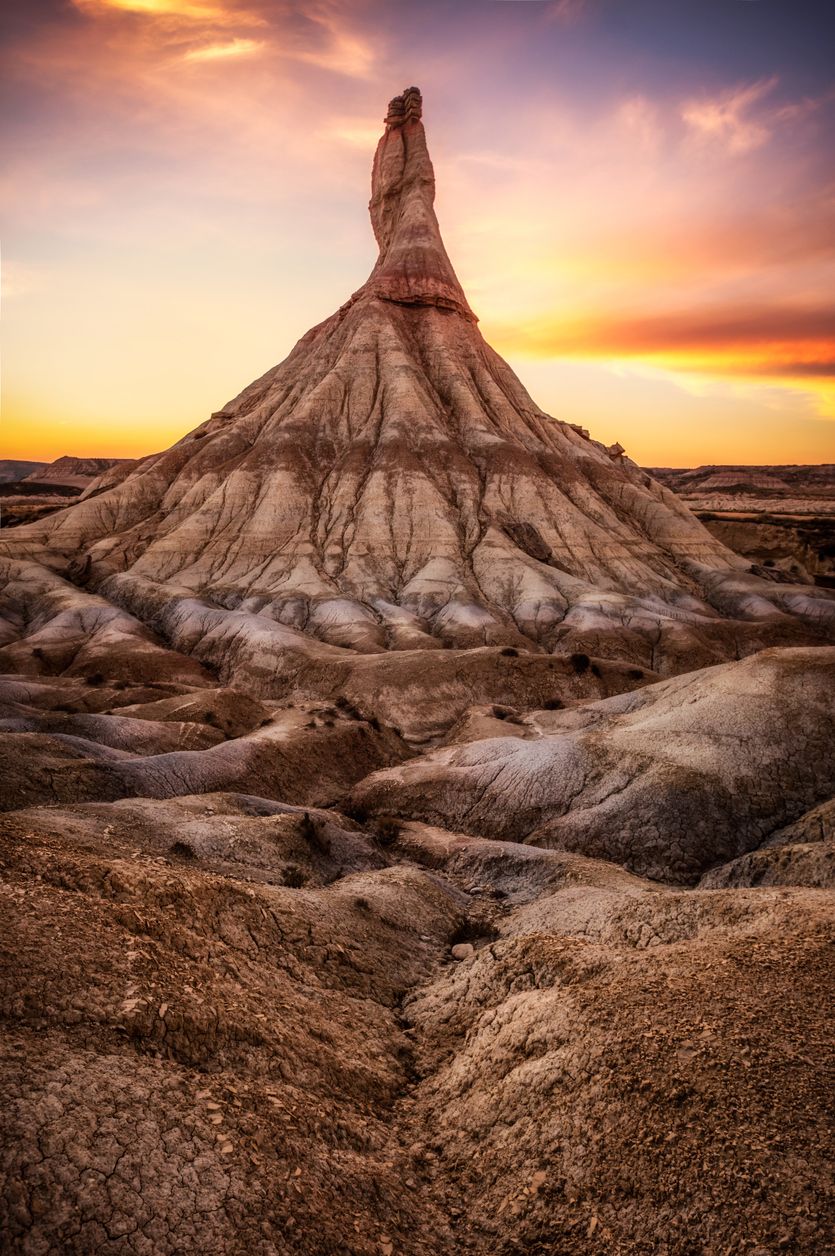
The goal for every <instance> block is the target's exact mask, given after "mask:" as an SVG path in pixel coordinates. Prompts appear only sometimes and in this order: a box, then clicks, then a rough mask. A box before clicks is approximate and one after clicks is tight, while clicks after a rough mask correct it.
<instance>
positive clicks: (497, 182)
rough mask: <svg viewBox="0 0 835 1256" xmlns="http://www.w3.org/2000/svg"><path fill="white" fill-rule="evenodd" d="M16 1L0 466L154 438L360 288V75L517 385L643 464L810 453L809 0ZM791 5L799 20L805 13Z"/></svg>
mask: <svg viewBox="0 0 835 1256" xmlns="http://www.w3.org/2000/svg"><path fill="white" fill-rule="evenodd" d="M772 8H773V6H768V5H759V4H746V3H742V2H741V0H737V2H736V3H731V4H728V3H724V2H723V3H720V2H719V0H706V3H704V4H703V5H701V6H699V8H698V12H694V13H693V14H689V15H686V14H681V13H679V14H677V15H671V14H670V13H669V6H665V5H664V4H663V3H661V0H634V3H633V4H631V5H630V12H629V14H628V15H627V14H624V13H623V12H622V6H619V5H617V4H615V3H613V0H585V2H583V0H533V2H532V3H526V4H518V3H511V2H510V0H506V2H501V0H498V2H491V0H460V3H456V4H454V5H453V4H452V3H448V2H447V3H444V2H442V0H426V2H425V3H424V4H423V5H422V6H420V7H419V8H418V7H415V6H402V7H401V6H392V5H386V4H384V3H382V0H352V2H351V3H349V2H348V0H311V3H308V4H306V5H305V6H303V7H301V6H297V5H293V4H284V3H281V4H279V3H276V2H274V0H252V2H251V3H247V2H243V0H242V2H241V3H236V2H234V0H217V2H216V3H215V2H213V0H206V2H205V3H203V2H201V0H73V2H72V3H70V2H69V0H68V2H67V3H62V2H61V0H35V2H34V3H32V4H31V5H29V6H27V9H26V12H25V13H23V12H21V13H20V14H18V15H16V17H15V18H14V20H13V23H12V25H11V29H10V31H9V34H8V35H7V37H6V41H5V46H4V51H3V60H2V67H3V71H4V80H3V81H4V87H3V91H4V94H5V97H6V109H5V111H4V114H5V118H6V122H5V126H4V149H5V152H6V156H7V161H6V173H5V175H4V178H3V182H2V187H0V198H1V199H2V206H3V222H4V229H3V237H4V238H3V245H4V248H3V291H4V304H3V315H4V317H3V331H4V340H5V346H4V348H5V351H4V368H5V369H4V379H3V417H4V423H3V440H2V451H0V456H2V457H9V458H13V457H14V458H33V459H39V458H44V459H45V458H50V459H51V458H54V457H58V456H60V455H61V454H65V453H70V454H77V455H79V456H96V455H98V456H123V457H138V456H143V455H145V454H148V453H152V452H155V451H156V450H158V449H162V448H165V447H166V446H168V445H170V444H171V443H173V442H174V441H176V440H178V439H180V437H182V436H183V435H184V434H185V433H186V432H187V431H188V430H190V428H192V427H194V426H195V425H197V424H198V423H200V422H202V421H203V420H205V418H207V417H208V415H209V414H210V413H211V412H212V411H214V410H217V409H219V408H220V407H221V406H222V405H223V404H224V403H225V402H226V401H228V400H229V399H230V398H231V397H233V396H234V395H235V394H236V393H238V392H239V391H240V390H241V389H242V388H244V387H246V385H247V384H248V383H249V382H250V381H251V380H252V379H254V378H256V377H257V376H259V375H260V374H262V373H263V372H264V371H265V370H266V369H268V368H269V367H270V366H272V365H274V364H275V363H276V362H278V361H279V360H281V359H282V358H284V357H285V356H286V355H287V354H288V353H289V352H290V350H291V348H292V346H293V344H294V343H295V341H296V340H297V339H298V338H299V337H300V336H302V335H303V334H304V333H305V332H306V331H307V330H308V328H309V327H310V326H312V325H314V324H315V323H317V322H319V321H321V319H322V318H324V317H327V316H328V315H329V314H330V313H332V312H333V311H334V310H335V309H336V308H337V307H338V306H339V305H340V304H341V303H342V302H343V301H344V300H345V299H346V298H347V297H348V296H349V295H350V293H351V292H352V291H354V290H355V289H356V288H357V287H359V286H360V284H362V283H363V282H364V280H365V278H366V277H367V275H368V272H369V271H370V269H371V267H372V265H373V262H374V258H375V255H376V249H375V246H374V241H373V236H372V233H371V228H370V224H369V222H368V217H367V211H366V203H367V198H368V186H369V181H370V168H371V158H372V155H373V151H374V145H375V143H376V140H377V138H378V136H379V134H380V132H381V130H382V117H383V114H384V112H385V106H386V103H387V101H388V99H389V97H390V96H392V95H393V94H395V93H396V92H398V91H400V90H402V89H403V87H405V86H407V85H408V84H410V83H412V82H416V83H418V84H419V86H420V87H421V88H422V90H423V93H424V100H425V108H424V119H425V122H426V127H427V133H428V139H429V146H430V152H431V153H432V157H433V161H434V164H435V170H436V176H437V182H438V203H437V209H438V216H439V219H440V222H441V228H442V231H443V234H444V238H445V242H446V245H447V248H448V251H449V253H450V256H451V258H452V261H453V264H454V266H455V268H456V271H457V273H458V275H459V278H460V279H461V282H462V284H463V286H464V289H465V291H466V292H467V295H468V298H469V300H470V302H471V304H472V306H473V308H474V309H475V310H476V312H477V314H479V316H480V319H481V327H482V331H483V332H484V335H485V337H486V339H487V340H488V341H489V342H490V343H491V344H492V345H493V347H494V348H495V349H496V350H497V351H498V352H499V353H501V354H502V355H503V356H504V357H506V358H507V359H508V360H509V361H510V362H511V365H512V366H513V367H514V369H515V370H516V371H517V373H518V374H519V376H520V378H521V379H522V382H523V383H524V384H525V385H526V386H527V387H528V389H529V391H530V392H531V395H532V396H533V397H534V399H535V401H536V402H537V403H538V404H539V405H540V406H542V408H543V409H544V410H546V411H547V412H549V413H551V414H553V415H554V416H555V417H557V418H560V419H565V420H567V421H569V422H578V423H582V424H583V425H584V426H586V427H588V428H589V429H590V430H591V432H592V435H593V436H595V437H596V438H598V439H601V440H604V441H606V442H607V443H608V442H611V441H614V440H619V441H620V442H621V443H622V444H623V445H624V446H625V447H626V449H627V452H628V453H629V454H630V455H631V456H632V457H634V458H635V459H636V460H637V461H639V462H642V463H644V464H645V465H679V466H684V465H695V464H697V463H709V462H735V463H744V462H749V463H759V462H783V463H788V462H829V461H834V460H835V301H833V299H832V295H831V294H832V292H833V291H835V283H833V280H835V225H833V223H834V222H835V216H833V208H835V159H834V158H833V153H832V151H831V144H830V143H829V142H828V133H829V130H830V129H831V126H832V122H833V119H835V76H833V74H832V71H831V68H830V67H829V64H828V60H827V55H826V41H825V40H824V39H823V38H822V34H823V31H824V27H823V26H822V25H821V24H820V23H821V21H825V17H826V14H825V10H824V9H823V7H822V6H818V5H816V4H807V3H804V0H801V2H800V3H798V4H797V5H796V6H795V7H794V9H793V16H792V19H791V21H789V19H787V18H786V17H785V16H783V17H780V15H779V14H776V15H775V13H774V12H772ZM816 23H817V25H816Z"/></svg>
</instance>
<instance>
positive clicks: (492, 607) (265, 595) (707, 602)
mask: <svg viewBox="0 0 835 1256" xmlns="http://www.w3.org/2000/svg"><path fill="white" fill-rule="evenodd" d="M421 115H422V102H421V96H420V92H419V91H418V89H417V88H415V87H411V88H409V89H408V90H407V91H405V92H404V93H403V94H402V95H401V96H397V97H395V99H394V100H393V101H392V102H391V104H390V105H389V109H388V113H387V116H386V120H385V131H384V134H383V136H382V138H381V139H380V142H379V144H378V146H377V151H376V154H375V157H374V167H373V175H372V190H371V202H370V212H371V221H372V225H373V228H374V233H375V236H376V238H377V241H378V243H379V247H380V254H379V258H378V260H377V263H376V265H375V266H374V269H373V271H372V273H371V275H370V277H369V279H368V281H367V282H366V283H365V284H364V285H363V287H361V288H360V289H359V290H358V291H357V292H355V293H354V295H353V296H352V297H351V298H350V299H349V300H348V301H347V302H346V303H345V304H344V305H343V306H341V308H340V309H339V310H338V311H337V312H336V313H335V314H334V315H333V316H332V317H331V318H329V319H327V320H326V321H325V322H323V323H321V324H320V325H319V326H318V327H314V328H313V329H312V330H311V331H309V332H308V333H307V334H306V335H305V336H303V337H302V339H301V340H300V341H299V342H298V344H297V345H296V347H295V348H294V349H293V351H292V353H291V354H290V355H289V357H287V358H286V359H285V360H284V361H283V362H282V363H281V364H280V365H278V366H276V367H274V368H273V369H272V370H270V371H268V372H267V373H266V374H265V375H264V376H262V378H261V379H259V380H257V381H256V382H255V383H253V384H251V385H250V386H249V387H248V388H246V389H244V391H243V392H242V393H241V394H240V395H239V396H238V397H236V398H235V399H234V400H233V401H231V402H229V404H228V405H226V406H224V407H223V409H222V410H220V411H218V412H217V413H216V414H214V415H212V417H211V418H210V419H209V421H208V422H206V423H205V424H203V425H202V426H201V427H200V428H198V429H197V430H196V431H194V432H192V433H191V434H189V435H188V436H186V437H184V438H183V439H182V440H181V441H180V442H179V443H178V444H177V445H175V446H174V447H173V448H172V449H169V450H168V451H167V452H165V453H163V454H160V455H156V456H153V457H151V458H148V459H146V460H144V461H143V462H141V463H140V464H139V465H137V466H134V467H133V469H128V471H127V472H126V473H125V472H121V473H119V472H117V473H116V474H115V475H114V476H113V477H112V478H111V480H109V481H105V482H103V483H100V484H99V486H98V487H97V489H95V490H94V491H93V492H91V493H90V494H89V495H88V496H87V498H86V500H83V501H82V502H80V503H79V504H77V505H75V506H72V507H71V508H69V509H68V510H66V511H63V512H62V513H60V514H57V515H54V516H51V517H49V518H48V519H46V520H45V521H43V522H41V523H39V524H37V525H33V526H31V527H28V528H22V529H19V530H18V531H17V533H16V534H15V536H14V538H13V542H7V548H8V547H10V546H12V545H13V546H14V549H15V551H16V552H17V553H21V552H25V553H26V554H27V555H28V556H30V557H37V558H38V559H39V560H41V561H47V562H48V563H49V564H50V565H51V566H52V567H53V568H56V567H57V568H58V569H59V570H61V571H62V572H70V574H72V575H73V578H74V579H76V580H79V579H83V580H84V582H85V583H86V585H87V586H88V587H90V586H92V587H94V588H96V589H97V590H99V591H100V592H103V593H104V594H105V595H106V596H108V597H109V598H111V599H113V600H115V601H117V602H118V603H119V605H121V606H122V607H124V608H126V609H128V610H130V611H131V612H132V613H133V614H135V615H138V616H139V617H140V618H142V619H144V620H145V621H146V622H149V621H151V620H154V621H155V622H157V621H158V617H159V614H160V608H161V607H164V608H165V609H166V612H167V613H168V615H169V618H170V617H171V616H172V615H174V617H175V618H176V624H177V626H178V631H179V637H176V634H175V637H176V639H177V640H178V641H179V642H180V644H181V645H182V644H183V642H185V644H186V646H188V644H189V642H191V643H192V644H194V642H195V641H197V640H198V639H199V640H200V641H204V639H205V637H206V636H207V632H208V629H207V623H209V620H210V622H211V631H212V633H214V634H215V636H216V637H217V638H218V640H219V641H220V642H221V644H220V645H218V647H217V652H216V653H217V655H218V657H219V658H220V660H221V662H222V660H223V649H224V647H223V645H222V641H223V640H225V639H227V638H228V636H229V634H230V633H233V635H235V636H236V637H239V636H240V633H241V632H244V631H246V632H250V633H252V632H254V633H255V634H256V635H258V634H260V638H261V639H265V638H267V637H269V638H270V639H272V640H274V639H275V635H276V634H279V637H280V641H281V643H282V645H281V648H282V649H283V650H287V649H290V650H291V651H301V652H302V653H304V651H305V650H306V649H308V648H309V647H310V648H312V647H313V646H314V645H316V646H319V644H320V643H326V644H327V645H330V646H335V647H345V648H348V649H350V650H351V651H361V652H364V653H374V652H383V651H390V650H403V649H437V648H439V647H441V646H444V645H452V646H454V647H458V648H468V647H474V646H480V645H484V644H501V645H512V646H515V647H522V648H526V649H528V650H533V651H537V652H538V651H542V650H545V651H552V650H555V649H556V650H561V651H564V650H566V649H577V648H578V647H580V648H583V649H587V650H589V651H592V652H595V653H602V654H609V655H614V656H620V657H625V658H628V659H632V660H635V661H641V662H643V663H644V664H645V665H647V666H651V667H654V668H656V669H658V670H662V671H665V670H666V671H671V670H672V671H674V670H680V669H681V668H682V667H690V666H695V665H699V664H701V663H705V662H711V661H717V660H720V659H723V658H726V657H736V656H737V654H738V653H740V652H749V651H750V650H751V649H754V648H758V647H759V646H760V645H763V644H767V643H772V642H774V641H778V642H779V641H796V640H798V639H805V638H806V637H808V636H809V635H810V634H811V636H812V637H815V638H817V637H818V636H819V635H820V634H821V633H825V632H827V631H831V630H832V628H833V625H835V602H833V599H832V598H831V597H830V596H828V595H827V594H825V592H824V591H822V590H815V589H811V588H808V587H802V588H800V587H793V586H788V585H785V584H775V583H772V582H769V581H768V580H767V579H766V578H765V573H758V572H756V571H755V570H753V569H752V568H751V566H750V564H749V563H748V562H746V561H745V560H743V559H741V558H739V557H738V556H736V555H734V554H732V553H731V552H730V551H729V550H727V549H725V548H724V547H723V546H722V545H721V544H719V543H718V542H717V541H716V540H715V539H714V538H713V537H711V536H710V535H709V534H708V532H707V531H706V530H705V529H704V528H703V527H702V525H701V524H700V523H699V522H698V521H697V520H696V518H695V517H694V516H693V515H692V514H690V512H689V511H688V510H687V509H686V508H685V507H684V506H682V505H681V503H680V502H679V501H678V500H677V499H676V498H675V497H674V496H673V494H672V493H670V492H668V491H667V490H665V489H664V488H662V487H661V486H660V485H659V484H658V483H657V482H655V481H654V480H652V479H651V478H650V477H649V476H648V475H647V474H646V473H644V472H643V471H641V470H640V468H638V467H637V466H635V465H634V464H633V463H631V462H630V461H629V460H628V459H625V458H624V457H623V456H622V450H621V449H620V447H613V449H612V450H607V449H605V448H604V447H603V446H602V445H600V444H598V443H597V442H595V441H594V440H591V439H589V438H588V435H587V434H586V433H584V432H583V431H582V429H580V428H577V427H575V426H574V425H572V424H569V423H563V422H558V421H556V420H555V419H553V418H550V417H549V416H548V415H546V414H544V413H543V412H542V410H540V409H539V407H538V406H537V405H536V404H535V403H534V402H533V401H532V400H531V398H530V397H529V395H528V393H527V392H526V391H525V389H524V387H523V386H522V384H521V383H520V381H519V380H518V379H517V377H516V376H515V375H514V373H513V371H512V370H511V369H510V368H509V367H508V365H507V364H506V363H505V362H504V361H502V359H501V358H500V357H499V356H498V355H497V354H496V353H495V352H494V351H493V350H492V349H491V348H490V346H489V345H488V344H486V343H485V341H484V339H483V337H482V336H481V333H480V332H479V330H478V326H477V320H476V317H475V315H474V314H473V311H472V310H471V309H470V306H469V304H468V302H467V299H466V296H465V295H464V292H463V291H462V288H461V285H460V284H459V282H458V279H457V278H456V275H455V272H454V270H453V268H452V264H451V262H450V260H449V257H448V256H447V253H446V250H445V248H444V245H443V241H442V239H441V235H440V230H439V227H438V222H437V219H436V217H435V212H434V208H433V202H434V193H435V179H434V172H433V169H432V163H431V161H430V159H429V153H428V150H427V146H426V135H425V132H424V127H423V121H422V116H421ZM120 474H121V478H119V476H120ZM172 608H176V610H175V609H172ZM232 614H234V615H235V616H236V619H235V622H234V628H233V627H232V626H230V625H231V622H232V621H231V620H230V621H228V623H227V624H226V627H225V628H224V617H227V616H229V615H232ZM195 616H196V617H197V618H196V619H195ZM207 616H209V619H207ZM827 625H828V626H829V627H828V628H827ZM169 629H170V625H169ZM204 648H205V647H204Z"/></svg>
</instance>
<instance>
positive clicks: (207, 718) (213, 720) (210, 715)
mask: <svg viewBox="0 0 835 1256" xmlns="http://www.w3.org/2000/svg"><path fill="white" fill-rule="evenodd" d="M217 722H218V721H217V716H216V715H215V713H214V711H207V712H206V713H205V715H204V716H203V723H204V724H211V725H212V727H213V728H216V727H217Z"/></svg>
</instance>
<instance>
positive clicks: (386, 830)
mask: <svg viewBox="0 0 835 1256" xmlns="http://www.w3.org/2000/svg"><path fill="white" fill-rule="evenodd" d="M401 828H402V825H401V823H400V821H399V820H398V819H396V818H395V816H378V818H377V821H376V823H375V825H374V837H375V838H376V840H377V845H378V846H393V845H394V843H395V842H396V841H397V839H398V837H399V836H400V830H401Z"/></svg>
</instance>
